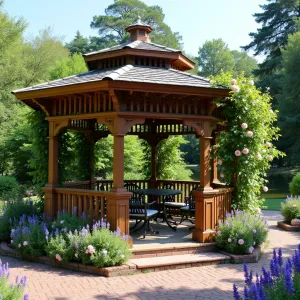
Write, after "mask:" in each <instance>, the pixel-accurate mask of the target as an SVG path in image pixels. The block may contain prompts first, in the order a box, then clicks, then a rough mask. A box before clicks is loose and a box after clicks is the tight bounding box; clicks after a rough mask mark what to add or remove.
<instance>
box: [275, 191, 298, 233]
mask: <svg viewBox="0 0 300 300" xmlns="http://www.w3.org/2000/svg"><path fill="white" fill-rule="evenodd" d="M281 214H282V216H283V217H284V222H278V223H277V224H278V226H279V227H281V228H283V229H285V230H288V231H300V197H299V196H295V197H293V196H290V197H287V198H286V200H285V202H282V203H281Z"/></svg>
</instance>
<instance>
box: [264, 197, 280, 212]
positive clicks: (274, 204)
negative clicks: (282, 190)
mask: <svg viewBox="0 0 300 300" xmlns="http://www.w3.org/2000/svg"><path fill="white" fill-rule="evenodd" d="M284 201H285V198H265V201H264V204H263V207H262V209H265V210H280V209H281V202H284Z"/></svg>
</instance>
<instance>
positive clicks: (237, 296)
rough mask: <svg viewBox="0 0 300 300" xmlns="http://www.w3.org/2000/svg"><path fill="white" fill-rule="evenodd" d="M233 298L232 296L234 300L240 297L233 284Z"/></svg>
mask: <svg viewBox="0 0 300 300" xmlns="http://www.w3.org/2000/svg"><path fill="white" fill-rule="evenodd" d="M233 298H234V300H240V299H241V297H240V294H239V291H238V288H237V286H236V285H235V284H234V285H233Z"/></svg>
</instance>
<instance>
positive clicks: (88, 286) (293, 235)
mask: <svg viewBox="0 0 300 300" xmlns="http://www.w3.org/2000/svg"><path fill="white" fill-rule="evenodd" d="M265 215H266V218H267V220H268V223H269V225H270V234H269V244H268V245H267V249H266V250H265V254H264V255H263V257H262V258H261V260H260V261H259V263H257V264H251V265H250V269H252V270H253V271H254V272H260V269H261V267H262V266H266V267H268V258H269V257H270V255H271V251H272V249H273V248H274V247H276V248H278V247H282V248H283V252H284V255H285V256H287V255H291V254H292V253H293V251H294V249H295V248H296V247H297V244H298V243H299V242H300V232H286V231H283V230H282V229H279V228H278V227H277V226H276V224H277V221H280V220H281V217H280V215H279V213H278V212H270V211H268V212H265ZM0 258H1V259H2V261H3V262H8V263H9V265H10V269H11V277H12V278H14V277H15V276H16V275H26V276H27V277H28V286H27V288H26V292H28V293H29V296H30V299H31V300H44V299H56V300H69V299H72V300H73V299H80V300H86V299H122V300H123V299H149V300H150V299H151V300H156V299H172V300H176V299H178V300H179V299H185V300H190V299H203V300H208V299H209V300H218V299H220V300H221V299H222V300H224V299H232V292H231V290H232V284H233V283H234V282H236V283H238V284H239V285H240V286H243V266H242V265H233V264H221V265H211V266H203V267H194V268H188V269H180V270H168V271H161V272H155V273H151V272H150V273H145V274H139V275H133V276H123V277H115V278H104V277H97V276H93V275H88V274H83V273H75V272H71V271H65V270H62V269H57V268H53V267H50V266H47V265H40V264H37V263H28V262H25V261H21V260H18V259H14V258H9V257H4V256H2V257H1V256H0Z"/></svg>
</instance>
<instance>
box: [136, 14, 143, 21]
mask: <svg viewBox="0 0 300 300" xmlns="http://www.w3.org/2000/svg"><path fill="white" fill-rule="evenodd" d="M136 22H137V23H142V19H141V16H140V14H138V17H137V20H136Z"/></svg>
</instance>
